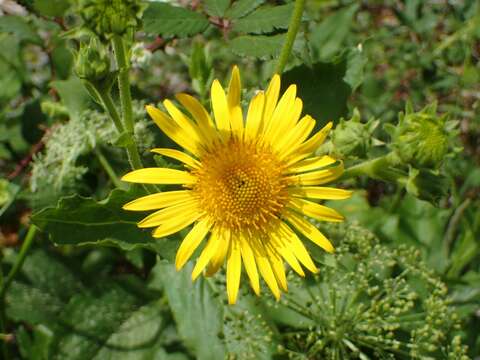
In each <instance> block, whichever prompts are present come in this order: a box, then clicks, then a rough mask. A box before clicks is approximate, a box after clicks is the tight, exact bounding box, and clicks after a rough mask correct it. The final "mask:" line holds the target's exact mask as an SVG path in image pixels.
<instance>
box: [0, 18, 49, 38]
mask: <svg viewBox="0 0 480 360" xmlns="http://www.w3.org/2000/svg"><path fill="white" fill-rule="evenodd" d="M26 19H27V18H26V17H21V16H16V15H9V16H1V17H0V32H5V33H11V34H14V35H15V37H16V38H17V39H18V40H19V41H29V42H32V43H35V44H38V45H41V44H42V40H41V39H40V37H39V36H38V35H37V33H36V31H35V29H34V28H33V26H32V25H31V24H30V23H28V22H27V20H26Z"/></svg>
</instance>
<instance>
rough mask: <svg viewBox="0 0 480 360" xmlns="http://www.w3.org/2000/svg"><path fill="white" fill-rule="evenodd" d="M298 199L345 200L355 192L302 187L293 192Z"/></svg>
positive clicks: (330, 188) (329, 188)
mask: <svg viewBox="0 0 480 360" xmlns="http://www.w3.org/2000/svg"><path fill="white" fill-rule="evenodd" d="M291 194H292V195H293V196H296V197H306V198H310V199H322V200H343V199H348V198H349V197H350V196H352V194H353V191H350V190H344V189H337V188H332V187H318V186H302V187H300V188H296V189H294V190H292V191H291Z"/></svg>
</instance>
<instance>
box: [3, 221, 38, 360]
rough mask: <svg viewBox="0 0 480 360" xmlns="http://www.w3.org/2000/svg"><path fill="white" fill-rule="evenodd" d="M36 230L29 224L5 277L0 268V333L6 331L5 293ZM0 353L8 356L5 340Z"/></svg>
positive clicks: (25, 255)
mask: <svg viewBox="0 0 480 360" xmlns="http://www.w3.org/2000/svg"><path fill="white" fill-rule="evenodd" d="M36 232H37V227H36V226H35V225H30V228H29V229H28V232H27V235H26V236H25V240H23V244H22V247H21V248H20V253H19V254H18V257H17V260H16V262H15V264H14V265H13V267H12V269H11V270H10V271H9V273H8V275H7V277H6V278H4V277H3V272H2V271H1V270H0V333H6V327H7V317H6V315H5V295H6V293H7V290H8V288H9V286H10V284H11V283H12V281H13V279H14V278H15V275H16V274H17V273H18V271H20V269H21V268H22V265H23V263H24V261H25V258H26V257H27V253H28V250H29V249H30V247H31V246H32V243H33V239H34V238H35V234H36ZM2 355H3V358H4V359H6V360H7V359H9V358H10V354H9V351H8V346H7V343H6V342H5V341H2Z"/></svg>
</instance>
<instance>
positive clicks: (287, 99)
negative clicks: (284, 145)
mask: <svg viewBox="0 0 480 360" xmlns="http://www.w3.org/2000/svg"><path fill="white" fill-rule="evenodd" d="M296 95H297V86H296V85H290V86H289V87H288V89H287V91H285V93H284V94H283V96H282V97H281V98H280V101H279V102H278V105H277V106H276V108H275V110H274V112H273V115H272V117H271V118H270V119H266V123H265V131H264V133H265V136H266V138H267V139H269V140H270V141H272V142H273V141H274V140H275V138H276V137H277V135H278V134H283V133H284V132H285V131H291V125H293V124H291V123H290V121H289V119H290V118H291V117H292V116H293V115H292V112H294V111H295V107H294V104H295V97H296Z"/></svg>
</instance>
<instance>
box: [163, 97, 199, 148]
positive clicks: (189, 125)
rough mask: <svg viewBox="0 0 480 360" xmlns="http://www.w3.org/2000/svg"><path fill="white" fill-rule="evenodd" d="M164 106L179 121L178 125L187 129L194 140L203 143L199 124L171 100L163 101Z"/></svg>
mask: <svg viewBox="0 0 480 360" xmlns="http://www.w3.org/2000/svg"><path fill="white" fill-rule="evenodd" d="M163 106H165V109H167V111H168V113H169V114H170V116H171V117H172V119H173V120H174V121H175V122H176V123H177V125H178V126H179V127H180V128H181V129H182V130H183V131H185V132H186V133H187V134H188V136H189V137H190V138H191V139H192V140H193V141H195V142H197V143H201V139H200V131H199V129H198V127H197V125H195V124H194V123H193V122H192V121H191V120H190V119H189V118H188V117H187V116H186V115H185V114H184V113H182V112H181V111H180V110H178V108H177V107H176V106H175V105H173V103H172V102H171V101H170V100H165V101H164V102H163Z"/></svg>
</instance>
